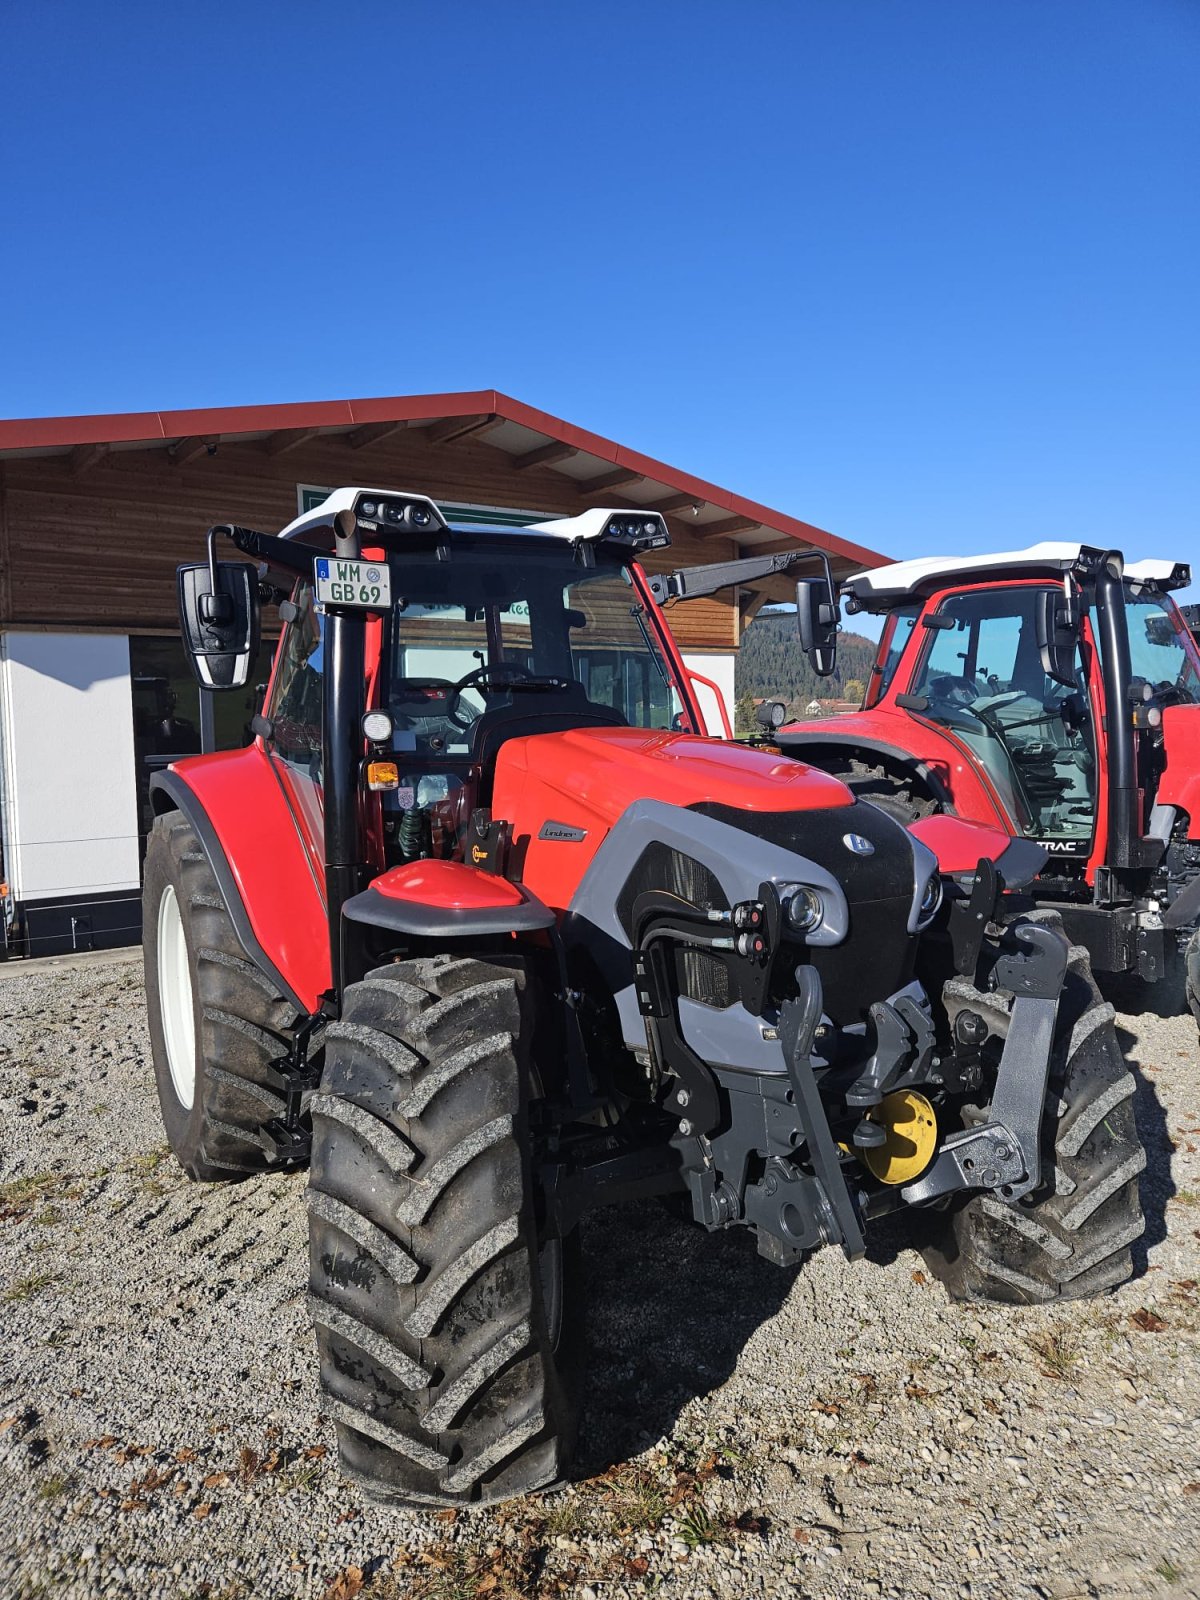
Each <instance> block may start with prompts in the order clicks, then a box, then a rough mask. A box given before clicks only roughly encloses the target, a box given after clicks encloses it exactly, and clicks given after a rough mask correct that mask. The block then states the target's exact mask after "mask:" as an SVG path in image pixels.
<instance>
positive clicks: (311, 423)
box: [0, 389, 887, 572]
mask: <svg viewBox="0 0 1200 1600" xmlns="http://www.w3.org/2000/svg"><path fill="white" fill-rule="evenodd" d="M403 429H415V430H419V432H420V434H421V436H422V437H423V439H424V440H425V441H426V442H427V443H428V444H430V445H431V446H433V445H436V446H450V445H454V444H455V443H457V442H459V441H462V442H464V443H465V442H466V441H468V440H470V441H474V442H481V443H483V444H486V445H487V446H488V447H489V448H491V449H494V450H498V451H500V452H502V453H503V455H504V456H506V457H507V458H508V466H509V467H510V468H511V469H512V470H513V471H514V472H515V473H517V474H520V473H524V472H526V471H528V470H530V469H532V468H535V467H536V468H546V469H549V470H551V471H553V472H555V473H557V474H560V475H562V476H563V477H564V478H566V479H569V480H571V481H572V483H573V486H574V490H575V491H576V492H577V493H578V494H579V496H580V508H581V509H584V508H585V507H586V505H587V503H588V501H591V502H592V503H593V504H596V505H604V506H613V507H618V508H622V509H624V508H629V509H639V510H640V509H642V508H645V509H653V510H655V511H659V512H662V513H663V514H664V515H665V516H667V517H668V518H669V519H671V520H673V521H674V522H675V523H676V525H677V526H679V525H681V526H685V527H686V528H687V529H689V530H690V531H691V532H693V533H695V534H696V535H698V536H699V537H701V538H703V539H708V538H713V539H728V540H730V541H731V542H732V543H733V544H735V545H736V546H738V547H739V548H741V549H744V550H757V549H764V550H766V549H769V548H771V547H772V545H774V546H775V547H777V548H779V547H786V541H787V540H788V539H799V540H802V541H803V542H804V543H805V544H815V545H819V546H821V547H822V548H823V549H826V550H828V551H829V554H830V557H831V559H832V561H833V562H834V565H835V567H836V568H837V569H838V570H839V571H840V572H849V571H851V570H853V569H855V568H862V567H870V566H877V565H878V564H879V563H881V562H883V561H885V560H886V559H887V558H886V557H885V556H883V555H880V554H879V553H878V552H877V551H874V550H870V549H867V548H866V547H865V546H863V545H859V544H855V543H853V542H851V541H850V540H847V539H842V538H839V537H838V536H837V535H835V534H832V533H828V532H826V531H825V530H824V529H822V528H817V527H814V526H813V525H812V524H811V523H807V522H802V521H801V520H800V519H799V518H798V517H792V516H788V515H786V514H785V513H784V512H782V511H776V510H773V509H772V508H771V507H769V506H765V505H762V504H761V503H760V502H758V501H755V500H750V499H748V498H747V497H746V496H744V495H739V494H734V493H733V492H732V491H731V490H729V489H723V488H721V487H720V486H719V485H717V484H714V483H709V482H708V481H707V480H705V479H703V478H698V477H695V476H694V475H693V474H691V473H687V472H682V471H680V470H679V469H678V468H677V467H671V466H668V465H667V464H666V463H665V462H662V461H657V460H655V459H654V458H653V457H652V456H646V455H642V454H641V453H640V452H638V451H636V450H630V449H627V448H626V447H625V446H624V445H618V444H616V443H615V442H614V441H613V440H611V439H606V438H604V437H603V435H601V434H598V433H592V432H590V431H589V430H588V429H586V428H579V427H576V426H575V425H574V424H572V423H569V422H565V421H563V420H562V419H561V418H560V417H555V416H552V415H551V414H550V413H549V412H547V411H539V410H537V409H536V408H535V407H533V406H528V405H525V404H523V403H522V402H521V401H519V400H514V399H513V398H512V397H511V396H509V395H506V394H501V393H500V392H499V391H498V390H496V389H477V390H469V391H466V392H463V393H457V394H430V395H394V396H390V397H385V398H374V399H362V400H316V401H300V402H293V403H289V404H285V405H261V406H228V407H212V408H207V409H203V410H183V411H138V412H125V413H122V414H118V415H112V416H84V417H30V418H18V419H13V420H7V421H5V420H0V464H2V463H3V461H4V460H5V459H6V458H7V459H14V458H17V459H19V458H22V457H25V458H28V457H31V456H70V457H71V458H72V464H73V466H74V467H75V468H76V470H78V471H81V472H82V471H86V470H87V468H88V467H89V466H90V465H92V464H94V463H95V462H98V461H100V460H102V459H103V458H104V457H105V456H106V455H108V454H109V453H111V452H114V451H124V450H162V451H164V452H165V453H166V455H167V456H168V457H169V458H170V460H172V461H173V462H176V463H180V464H183V463H186V462H187V461H190V460H193V459H194V458H195V457H197V456H199V455H202V454H203V453H204V452H205V451H211V450H212V449H213V447H215V446H217V445H219V444H221V443H223V442H228V443H253V442H258V443H259V444H260V446H261V447H262V448H263V449H265V450H266V451H267V453H268V454H270V455H281V454H284V453H285V452H288V451H291V450H295V449H297V448H299V447H301V446H303V445H304V444H307V443H308V442H309V441H310V440H312V439H314V438H316V437H318V436H322V435H342V436H344V437H345V439H346V442H347V445H348V446H349V447H350V448H351V449H352V450H353V449H358V448H361V447H363V446H366V445H370V444H376V443H380V442H382V441H383V440H384V439H386V438H388V437H389V436H391V435H393V434H396V433H399V432H400V431H401V430H403ZM354 477H355V474H354V472H353V471H352V470H350V471H348V472H347V474H346V481H352V480H353V478H354ZM531 487H532V485H531Z"/></svg>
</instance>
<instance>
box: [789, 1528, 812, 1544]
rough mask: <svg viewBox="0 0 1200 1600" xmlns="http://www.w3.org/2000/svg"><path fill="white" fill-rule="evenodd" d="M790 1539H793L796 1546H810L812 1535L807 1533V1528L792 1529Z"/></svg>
mask: <svg viewBox="0 0 1200 1600" xmlns="http://www.w3.org/2000/svg"><path fill="white" fill-rule="evenodd" d="M792 1538H793V1539H795V1541H796V1543H797V1544H811V1543H812V1534H811V1533H809V1531H808V1529H807V1528H793V1529H792Z"/></svg>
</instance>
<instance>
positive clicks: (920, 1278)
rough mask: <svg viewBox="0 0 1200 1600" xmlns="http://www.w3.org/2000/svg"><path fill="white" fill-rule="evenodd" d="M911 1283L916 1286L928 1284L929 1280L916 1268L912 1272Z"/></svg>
mask: <svg viewBox="0 0 1200 1600" xmlns="http://www.w3.org/2000/svg"><path fill="white" fill-rule="evenodd" d="M912 1281H913V1282H914V1283H916V1284H922V1283H928V1282H929V1279H928V1278H927V1277H926V1276H925V1274H924V1273H923V1272H922V1271H921V1269H920V1268H919V1267H917V1268H916V1269H915V1270H914V1272H913V1275H912Z"/></svg>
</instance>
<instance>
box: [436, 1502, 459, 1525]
mask: <svg viewBox="0 0 1200 1600" xmlns="http://www.w3.org/2000/svg"><path fill="white" fill-rule="evenodd" d="M433 1520H434V1521H435V1522H457V1521H458V1511H457V1509H456V1508H455V1507H454V1506H447V1507H446V1509H445V1510H444V1511H435V1512H434V1513H433Z"/></svg>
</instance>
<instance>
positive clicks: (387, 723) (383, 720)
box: [362, 711, 392, 744]
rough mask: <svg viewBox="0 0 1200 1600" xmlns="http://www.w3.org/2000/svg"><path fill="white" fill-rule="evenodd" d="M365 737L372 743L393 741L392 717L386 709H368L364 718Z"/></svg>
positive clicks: (363, 729)
mask: <svg viewBox="0 0 1200 1600" xmlns="http://www.w3.org/2000/svg"><path fill="white" fill-rule="evenodd" d="M362 731H363V738H364V739H369V740H370V742H371V743H372V744H390V743H391V742H392V719H391V717H390V716H389V715H388V714H387V712H386V711H368V712H367V714H366V716H365V717H363V719H362Z"/></svg>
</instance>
